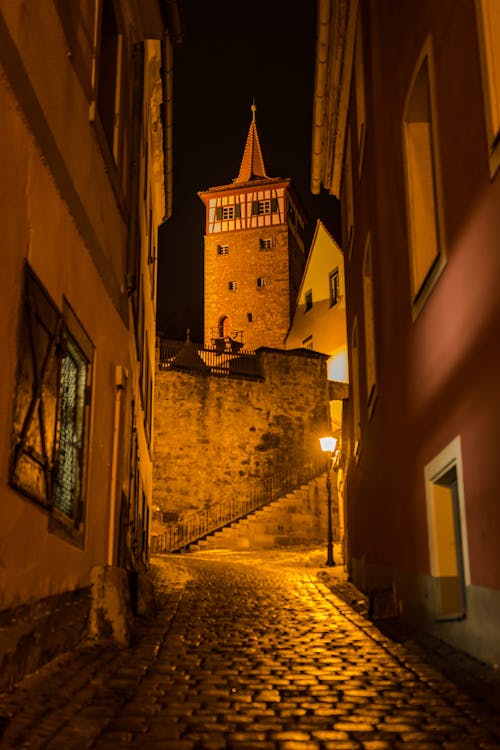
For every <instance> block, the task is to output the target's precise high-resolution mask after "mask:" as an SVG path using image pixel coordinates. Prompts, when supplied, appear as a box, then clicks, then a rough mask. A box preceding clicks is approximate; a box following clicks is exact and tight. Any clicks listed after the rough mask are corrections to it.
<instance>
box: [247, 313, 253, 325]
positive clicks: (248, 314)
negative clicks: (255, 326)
mask: <svg viewBox="0 0 500 750" xmlns="http://www.w3.org/2000/svg"><path fill="white" fill-rule="evenodd" d="M247 320H248V322H249V323H252V322H253V315H252V313H247Z"/></svg>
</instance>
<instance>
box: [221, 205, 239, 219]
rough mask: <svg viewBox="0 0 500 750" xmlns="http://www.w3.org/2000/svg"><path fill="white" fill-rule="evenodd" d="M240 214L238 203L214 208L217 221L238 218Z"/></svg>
mask: <svg viewBox="0 0 500 750" xmlns="http://www.w3.org/2000/svg"><path fill="white" fill-rule="evenodd" d="M240 216H241V206H240V204H239V203H236V204H234V203H233V204H232V205H230V206H217V207H216V209H215V218H216V220H217V221H229V220H230V219H239V218H240Z"/></svg>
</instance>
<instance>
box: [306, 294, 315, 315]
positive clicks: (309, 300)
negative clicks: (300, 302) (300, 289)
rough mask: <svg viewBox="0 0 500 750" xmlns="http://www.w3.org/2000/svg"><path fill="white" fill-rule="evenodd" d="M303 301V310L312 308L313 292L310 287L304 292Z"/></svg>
mask: <svg viewBox="0 0 500 750" xmlns="http://www.w3.org/2000/svg"><path fill="white" fill-rule="evenodd" d="M305 303H306V309H305V312H308V311H309V310H312V306H313V293H312V289H310V290H309V291H308V292H306V294H305Z"/></svg>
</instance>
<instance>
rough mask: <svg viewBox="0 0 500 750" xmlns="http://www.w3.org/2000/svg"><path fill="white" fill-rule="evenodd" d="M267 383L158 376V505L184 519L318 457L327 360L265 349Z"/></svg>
mask: <svg viewBox="0 0 500 750" xmlns="http://www.w3.org/2000/svg"><path fill="white" fill-rule="evenodd" d="M258 356H259V357H260V358H261V363H262V370H263V379H262V380H258V381H257V380H253V381H252V380H237V379H231V378H218V377H213V376H202V375H193V374H189V373H185V372H177V371H174V370H166V371H160V372H157V374H156V386H155V387H156V390H155V417H154V428H155V454H154V504H155V505H158V506H160V508H161V509H162V510H163V511H168V512H171V513H174V514H179V515H180V514H182V513H183V512H185V511H188V510H192V509H195V508H201V507H205V506H206V505H209V504H211V503H213V502H215V501H216V500H219V499H222V497H225V496H227V495H228V494H229V493H234V492H238V488H239V487H240V488H241V487H243V486H246V485H247V484H248V483H249V482H255V481H257V480H258V479H260V478H262V477H265V476H270V475H272V474H276V473H277V472H279V471H282V470H284V469H287V468H288V467H302V466H304V465H305V464H307V463H308V462H311V461H312V460H314V459H315V458H317V457H319V455H320V447H319V442H318V438H319V437H320V436H321V435H322V433H324V432H325V431H327V429H328V427H327V425H328V392H327V379H326V358H325V357H324V356H322V355H318V354H317V353H315V352H309V351H306V350H301V353H300V354H298V353H296V352H285V351H277V350H273V349H261V350H260V351H259V354H258Z"/></svg>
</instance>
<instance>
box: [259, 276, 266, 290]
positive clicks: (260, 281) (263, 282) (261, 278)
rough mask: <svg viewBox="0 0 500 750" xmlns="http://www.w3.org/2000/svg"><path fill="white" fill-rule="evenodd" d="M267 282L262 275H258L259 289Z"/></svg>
mask: <svg viewBox="0 0 500 750" xmlns="http://www.w3.org/2000/svg"><path fill="white" fill-rule="evenodd" d="M266 284H267V282H266V279H265V278H264V276H259V277H258V279H257V287H258V288H259V289H261V288H262V287H264V286H266Z"/></svg>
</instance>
